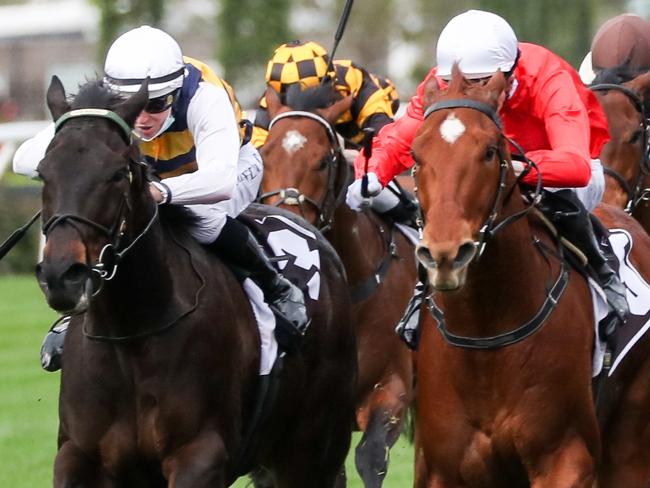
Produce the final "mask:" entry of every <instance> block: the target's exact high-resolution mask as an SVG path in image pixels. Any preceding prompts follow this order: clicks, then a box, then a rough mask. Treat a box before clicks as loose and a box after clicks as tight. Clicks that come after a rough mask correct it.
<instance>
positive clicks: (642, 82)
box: [623, 71, 650, 105]
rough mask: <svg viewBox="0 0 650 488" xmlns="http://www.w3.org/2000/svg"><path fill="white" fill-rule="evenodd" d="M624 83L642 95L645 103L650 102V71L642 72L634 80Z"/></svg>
mask: <svg viewBox="0 0 650 488" xmlns="http://www.w3.org/2000/svg"><path fill="white" fill-rule="evenodd" d="M623 85H625V86H626V87H628V88H630V89H632V90H633V91H635V92H637V93H638V94H639V95H641V98H642V99H643V103H644V105H647V104H648V102H650V71H648V72H647V73H643V74H640V75H639V76H637V77H636V78H634V79H633V80H630V81H628V82H627V83H623Z"/></svg>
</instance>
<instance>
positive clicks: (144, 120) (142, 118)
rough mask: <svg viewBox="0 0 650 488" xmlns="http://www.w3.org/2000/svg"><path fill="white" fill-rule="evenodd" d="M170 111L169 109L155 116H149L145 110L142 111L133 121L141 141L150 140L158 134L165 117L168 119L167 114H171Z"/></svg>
mask: <svg viewBox="0 0 650 488" xmlns="http://www.w3.org/2000/svg"><path fill="white" fill-rule="evenodd" d="M171 110H172V109H171V107H170V108H168V109H167V110H165V111H163V112H160V113H157V114H151V113H149V112H147V111H146V110H143V111H142V112H140V115H138V118H137V119H136V120H135V130H136V132H137V133H138V134H139V135H140V136H141V137H142V138H143V139H151V138H152V137H153V136H155V135H156V134H157V133H158V131H159V130H160V128H161V127H162V125H163V124H164V123H165V121H166V120H167V117H169V112H171Z"/></svg>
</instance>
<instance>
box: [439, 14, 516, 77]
mask: <svg viewBox="0 0 650 488" xmlns="http://www.w3.org/2000/svg"><path fill="white" fill-rule="evenodd" d="M436 57H437V61H438V66H437V74H438V76H440V77H441V78H443V79H450V78H451V68H452V66H453V65H454V63H455V62H458V63H459V67H460V70H461V71H462V72H463V74H464V75H465V76H466V77H467V78H469V79H477V78H485V77H486V76H491V75H493V74H494V73H496V72H497V71H501V72H503V73H507V72H508V71H510V70H511V69H512V68H513V66H514V64H515V61H516V59H517V36H516V35H515V32H514V31H513V30H512V27H510V24H508V22H506V21H505V20H504V19H503V18H502V17H499V16H498V15H496V14H493V13H491V12H485V11H483V10H468V11H467V12H464V13H462V14H460V15H457V16H456V17H454V18H453V19H451V20H450V21H449V23H448V24H447V25H446V26H445V28H444V29H443V30H442V32H441V33H440V37H438V45H437V48H436Z"/></svg>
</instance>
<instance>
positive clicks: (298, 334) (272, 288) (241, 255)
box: [210, 217, 309, 352]
mask: <svg viewBox="0 0 650 488" xmlns="http://www.w3.org/2000/svg"><path fill="white" fill-rule="evenodd" d="M210 247H211V248H213V249H214V250H215V251H216V252H217V253H218V255H219V256H220V257H222V258H224V259H225V260H226V261H227V263H228V264H229V265H232V266H234V267H235V268H237V269H238V270H239V271H242V272H243V273H244V274H245V275H246V276H248V277H250V278H251V279H252V280H253V281H254V282H255V284H257V286H259V287H260V289H261V290H262V293H263V294H264V299H265V300H266V302H267V303H268V304H269V306H270V307H271V309H272V310H273V311H274V313H275V315H276V317H277V318H278V321H277V323H276V329H275V335H276V339H277V341H278V344H279V345H280V347H282V348H283V349H284V350H285V351H287V352H295V351H296V350H297V349H298V347H299V345H300V342H301V339H302V337H303V335H304V334H305V331H306V330H307V327H308V325H309V319H308V317H307V308H306V306H305V297H304V295H303V293H302V291H301V290H300V289H299V288H298V287H297V286H296V285H294V284H293V283H291V282H290V281H289V280H288V279H286V278H285V277H284V276H282V275H281V274H280V273H278V271H277V270H276V269H275V268H274V267H273V265H272V264H271V262H270V260H269V258H268V257H267V256H266V254H265V253H264V251H263V250H262V248H261V247H260V245H259V244H258V243H257V241H256V240H255V238H254V237H253V235H252V234H251V233H250V231H249V230H248V227H246V226H245V225H244V224H242V223H241V222H239V221H237V220H235V219H233V218H231V217H228V218H227V221H226V224H225V225H224V227H223V229H222V230H221V233H220V234H219V237H217V239H216V240H215V241H214V242H213V243H212V244H211V245H210Z"/></svg>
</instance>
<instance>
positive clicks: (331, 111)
mask: <svg viewBox="0 0 650 488" xmlns="http://www.w3.org/2000/svg"><path fill="white" fill-rule="evenodd" d="M353 101H354V99H353V98H352V95H348V96H347V97H345V98H342V99H341V100H339V101H338V102H336V103H334V104H332V105H330V106H329V107H327V108H324V109H321V110H319V111H318V112H319V113H320V114H321V115H322V116H323V117H324V118H325V120H327V121H328V122H329V123H330V124H332V125H333V124H335V123H336V121H337V120H339V117H340V116H341V115H342V114H344V113H345V112H347V111H348V110H350V107H351V106H352V102H353Z"/></svg>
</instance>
